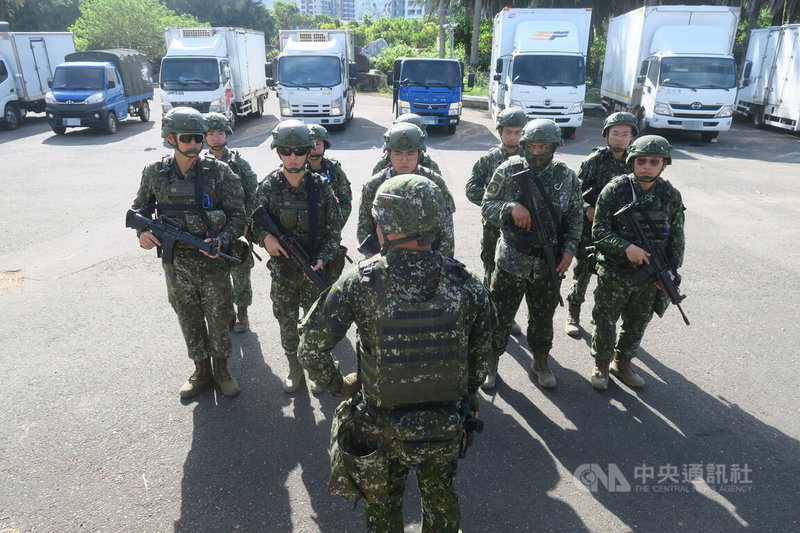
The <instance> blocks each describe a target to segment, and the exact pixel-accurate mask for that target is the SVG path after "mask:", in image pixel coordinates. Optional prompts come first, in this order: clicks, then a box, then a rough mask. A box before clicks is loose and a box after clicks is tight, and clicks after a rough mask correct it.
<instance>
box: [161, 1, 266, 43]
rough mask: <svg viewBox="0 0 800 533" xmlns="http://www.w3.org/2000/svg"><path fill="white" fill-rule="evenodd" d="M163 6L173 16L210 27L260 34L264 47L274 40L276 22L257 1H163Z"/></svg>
mask: <svg viewBox="0 0 800 533" xmlns="http://www.w3.org/2000/svg"><path fill="white" fill-rule="evenodd" d="M165 3H166V5H167V7H168V8H170V9H172V10H173V11H175V12H176V13H184V14H187V15H192V16H194V17H195V18H196V19H197V20H200V21H202V22H208V23H209V24H210V25H211V26H230V27H239V28H248V29H251V30H258V31H263V32H264V37H265V39H266V41H267V42H268V43H270V42H274V41H276V40H277V35H278V27H277V21H276V20H275V17H274V16H273V14H272V11H271V10H269V9H267V8H266V7H265V6H264V5H263V4H262V3H261V2H260V1H259V0H225V1H224V2H220V1H219V0H165Z"/></svg>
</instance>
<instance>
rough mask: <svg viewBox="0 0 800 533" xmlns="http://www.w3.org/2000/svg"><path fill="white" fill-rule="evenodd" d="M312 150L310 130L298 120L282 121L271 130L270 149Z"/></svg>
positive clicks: (312, 142) (312, 143)
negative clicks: (278, 147) (279, 147)
mask: <svg viewBox="0 0 800 533" xmlns="http://www.w3.org/2000/svg"><path fill="white" fill-rule="evenodd" d="M277 146H281V147H285V148H314V139H313V138H312V137H311V130H310V129H309V127H308V126H306V125H305V124H303V122H301V121H299V120H294V119H292V120H284V121H282V122H279V123H278V125H277V126H275V129H274V130H272V142H271V143H270V146H269V147H270V148H275V147H277Z"/></svg>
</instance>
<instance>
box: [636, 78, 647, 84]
mask: <svg viewBox="0 0 800 533" xmlns="http://www.w3.org/2000/svg"><path fill="white" fill-rule="evenodd" d="M646 79H647V76H639V77H637V78H636V83H638V84H639V85H641V84H643V83H644V80H646Z"/></svg>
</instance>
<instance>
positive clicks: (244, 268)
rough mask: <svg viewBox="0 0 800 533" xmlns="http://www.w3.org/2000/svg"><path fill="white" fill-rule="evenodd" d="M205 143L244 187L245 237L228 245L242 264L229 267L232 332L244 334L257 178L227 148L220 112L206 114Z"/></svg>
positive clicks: (227, 129) (226, 131)
mask: <svg viewBox="0 0 800 533" xmlns="http://www.w3.org/2000/svg"><path fill="white" fill-rule="evenodd" d="M204 116H205V119H206V128H208V131H207V132H206V144H208V154H209V155H213V156H214V157H216V158H217V159H219V160H220V161H223V162H225V163H227V164H228V166H229V167H231V170H233V172H234V173H236V175H237V176H239V181H240V182H241V184H242V189H243V190H244V212H245V215H246V220H245V225H244V236H242V237H240V238H238V239H236V240H235V241H233V243H232V244H231V255H233V256H235V257H238V258H239V259H241V260H242V262H241V264H238V265H236V264H235V265H233V266H232V267H231V280H232V282H233V303H234V304H235V305H236V309H237V313H236V321H235V323H234V325H233V331H235V332H236V333H243V332H245V331H247V330H248V329H249V328H250V320H249V319H248V317H247V308H248V307H250V305H251V304H252V303H253V288H252V286H251V285H250V271H251V270H252V269H253V266H255V263H254V261H253V254H252V249H253V248H252V247H253V245H252V242H251V241H250V240H248V239H246V238H245V237H247V233H248V229H249V228H250V227H251V226H252V225H253V221H252V220H251V219H250V215H251V214H252V213H253V210H255V199H256V188H257V187H258V177H256V173H255V172H253V169H252V168H251V167H250V163H248V162H247V161H245V159H244V158H243V157H242V156H241V154H239V151H238V150H229V149H228V148H227V144H228V135H233V129H232V128H231V125H230V122H229V121H228V117H226V116H225V115H223V114H222V113H206V114H205V115H204Z"/></svg>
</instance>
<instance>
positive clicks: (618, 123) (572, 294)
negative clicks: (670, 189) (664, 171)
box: [564, 112, 639, 337]
mask: <svg viewBox="0 0 800 533" xmlns="http://www.w3.org/2000/svg"><path fill="white" fill-rule="evenodd" d="M638 134H639V128H638V127H637V126H636V117H634V116H633V115H631V114H630V113H623V112H620V113H612V114H611V115H609V116H608V117H606V119H605V120H604V121H603V137H605V138H606V140H607V141H608V145H607V146H603V147H599V148H595V149H593V150H592V153H591V154H589V157H587V158H586V159H584V160H583V163H581V168H580V170H578V179H579V180H581V188H582V189H583V191H584V195H583V196H584V197H583V209H584V213H583V215H584V216H583V234H582V235H581V243H580V244H579V245H578V253H576V254H575V260H576V261H577V263H576V264H575V268H573V269H572V285H571V286H570V289H569V293H567V302H568V303H569V315H568V317H567V323H566V324H565V326H564V331H565V332H566V333H567V335H570V336H572V337H577V336H578V335H580V327H579V324H580V317H581V304H583V301H584V299H585V294H586V287H588V286H589V279H591V277H592V274H594V273H595V263H596V261H595V258H594V254H593V253H591V251H592V250H591V249H590V250H589V251H588V252H587V250H586V248H587V247H591V246H592V221H593V220H594V206H595V204H596V203H597V196H598V195H599V194H600V191H602V190H603V187H605V186H606V183H608V182H609V181H611V178H613V177H614V176H619V175H620V174H627V173H628V172H630V171H631V169H630V167H629V166H628V164H627V163H626V162H625V150H626V149H627V148H628V145H629V144H630V143H631V141H632V140H633V138H634V137H636V136H637V135H638Z"/></svg>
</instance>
